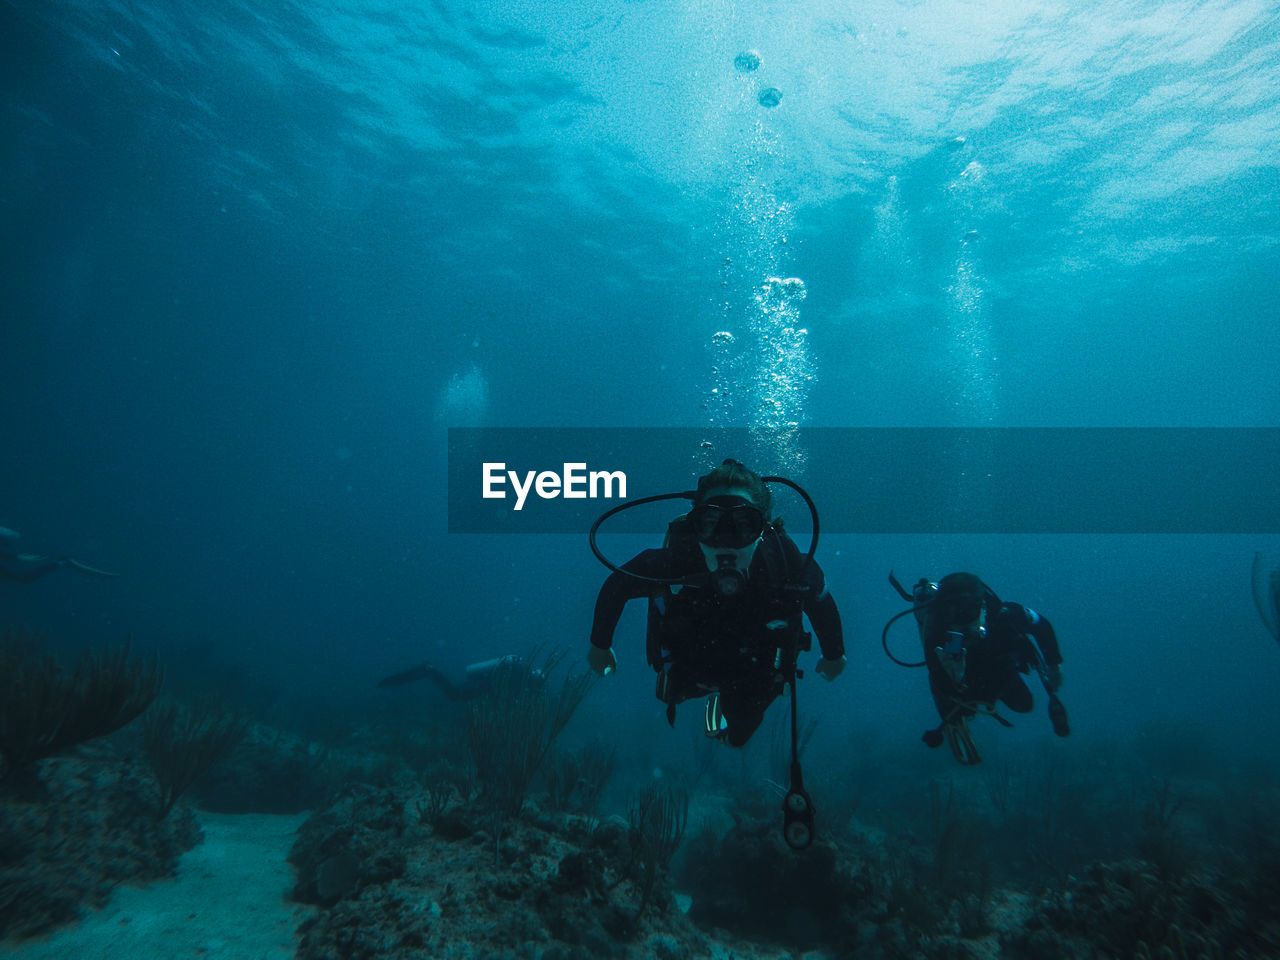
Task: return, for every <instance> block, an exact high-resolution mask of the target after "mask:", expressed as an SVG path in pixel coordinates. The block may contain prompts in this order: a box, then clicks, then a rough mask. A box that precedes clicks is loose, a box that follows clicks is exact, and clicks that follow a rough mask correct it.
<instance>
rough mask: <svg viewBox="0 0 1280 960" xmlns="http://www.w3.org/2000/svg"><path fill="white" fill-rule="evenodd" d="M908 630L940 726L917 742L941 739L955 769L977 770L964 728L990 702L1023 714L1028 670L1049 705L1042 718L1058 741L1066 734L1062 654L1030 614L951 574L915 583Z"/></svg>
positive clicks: (1048, 628)
mask: <svg viewBox="0 0 1280 960" xmlns="http://www.w3.org/2000/svg"><path fill="white" fill-rule="evenodd" d="M913 599H914V605H915V607H914V609H915V617H916V622H917V624H918V625H919V628H920V639H921V642H922V643H923V645H924V662H925V665H926V666H927V667H928V668H929V690H930V692H931V693H932V694H933V702H934V704H935V705H936V706H937V708H938V715H939V716H940V717H941V718H942V723H941V724H940V725H939V726H938V727H937V728H936V729H933V730H929V731H928V732H926V733H925V735H924V736H923V737H922V739H923V740H924V742H925V743H926V744H928V745H929V746H930V747H937V746H941V745H942V741H943V740H944V739H945V740H946V741H947V742H948V743H949V744H950V745H951V749H952V751H953V752H954V753H955V756H956V759H957V760H959V761H960V762H961V763H963V764H974V763H979V762H981V760H982V757H981V756H980V755H979V754H978V751H977V749H976V748H975V747H974V744H973V738H972V736H971V735H970V733H969V730H968V726H967V723H966V721H967V720H968V718H969V717H972V716H974V714H976V713H979V712H981V713H987V714H990V715H992V716H995V717H996V718H997V719H998V720H1000V721H1001V722H1003V723H1006V724H1007V722H1008V721H1005V720H1004V719H1003V718H1002V717H1000V716H999V715H998V714H996V713H995V703H996V701H997V700H999V701H1001V702H1002V703H1004V704H1005V706H1007V707H1008V708H1009V709H1010V710H1012V711H1014V712H1015V713H1029V712H1030V711H1031V708H1032V706H1033V698H1032V695H1031V690H1030V688H1028V687H1027V684H1026V682H1025V681H1024V680H1023V679H1022V676H1021V675H1022V674H1026V673H1029V672H1030V671H1031V669H1032V668H1035V670H1036V671H1037V673H1039V674H1040V678H1041V681H1042V682H1043V684H1044V688H1045V692H1046V693H1047V694H1048V697H1049V718H1050V720H1051V721H1052V723H1053V729H1054V732H1055V733H1057V734H1058V736H1060V737H1065V736H1067V735H1068V734H1069V733H1070V726H1069V725H1068V722H1067V713H1066V709H1065V708H1064V707H1063V706H1062V703H1061V702H1060V701H1059V700H1058V698H1057V691H1058V688H1059V687H1061V686H1062V669H1061V665H1062V653H1061V651H1060V650H1059V649H1058V638H1057V635H1056V634H1055V633H1054V630H1053V625H1052V624H1050V623H1049V621H1048V620H1046V619H1045V618H1044V617H1042V616H1040V615H1038V614H1037V613H1036V612H1035V611H1034V610H1029V609H1027V608H1026V607H1024V606H1022V605H1021V604H1018V603H1004V602H1002V601H1001V600H1000V598H999V597H997V596H996V595H995V593H993V592H992V590H991V588H990V587H988V586H987V585H986V584H984V583H983V582H982V581H981V580H980V579H978V577H976V576H974V575H973V574H971V573H952V574H948V575H947V576H945V577H943V578H942V579H941V580H939V581H938V582H937V583H936V584H935V583H930V582H929V581H927V580H921V581H920V582H919V583H917V584H916V586H915V589H914V591H913Z"/></svg>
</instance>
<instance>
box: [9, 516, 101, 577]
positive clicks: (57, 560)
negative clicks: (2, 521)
mask: <svg viewBox="0 0 1280 960" xmlns="http://www.w3.org/2000/svg"><path fill="white" fill-rule="evenodd" d="M20 538H21V534H19V533H18V531H16V530H11V529H9V528H8V527H0V577H4V578H5V579H8V580H16V581H17V582H19V583H30V582H31V581H33V580H39V579H40V578H41V577H43V576H46V575H47V574H50V573H53V571H55V570H57V569H58V568H59V567H72V568H74V569H76V570H79V571H80V572H81V573H88V574H92V575H93V576H95V577H116V576H119V574H116V573H108V572H107V571H106V570H99V569H97V568H96V567H91V566H89V565H88V564H87V563H81V562H80V561H79V560H76V559H74V558H72V557H44V556H41V555H39V554H36V553H19V552H18V540H19V539H20Z"/></svg>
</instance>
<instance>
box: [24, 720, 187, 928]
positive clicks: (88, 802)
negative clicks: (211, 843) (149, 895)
mask: <svg viewBox="0 0 1280 960" xmlns="http://www.w3.org/2000/svg"><path fill="white" fill-rule="evenodd" d="M36 773H37V774H38V778H39V784H40V786H41V795H40V796H39V797H32V796H30V795H28V794H26V793H24V794H22V795H17V794H13V793H7V794H4V795H0V939H2V938H5V937H15V938H19V937H27V936H31V935H33V934H36V933H40V932H41V931H43V930H46V929H48V928H50V927H52V926H55V925H57V924H60V923H66V922H68V921H70V920H73V919H75V917H76V916H78V915H79V913H80V910H81V908H82V907H84V906H100V905H101V904H103V903H105V902H106V899H107V897H108V895H109V894H110V891H111V889H112V888H113V887H114V886H116V885H117V884H119V883H122V882H130V881H133V882H137V881H144V880H153V879H156V878H158V877H163V876H166V875H169V874H171V873H172V872H173V869H174V866H175V865H176V863H177V861H178V857H179V855H180V854H181V853H182V852H183V851H185V850H189V849H191V848H192V847H193V846H195V845H196V844H197V843H198V842H199V839H200V834H199V829H198V827H197V826H196V822H195V818H194V816H193V815H192V814H191V812H190V811H189V810H187V809H185V808H180V809H179V810H178V812H177V813H176V814H174V815H173V816H171V817H169V818H168V819H167V820H159V819H157V817H156V794H155V784H154V783H153V782H152V780H151V778H150V776H149V775H147V774H146V773H144V772H143V771H142V770H140V769H139V768H138V767H137V766H136V765H134V764H131V763H129V762H128V761H127V760H125V759H123V758H121V757H119V756H117V755H116V754H115V752H114V750H112V749H111V748H110V747H109V746H105V745H104V746H102V747H100V748H96V750H95V752H93V753H92V754H89V755H85V756H74V757H55V758H51V759H47V760H43V761H41V762H39V764H38V768H37V770H36Z"/></svg>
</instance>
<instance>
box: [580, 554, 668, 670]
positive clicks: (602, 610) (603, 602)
mask: <svg viewBox="0 0 1280 960" xmlns="http://www.w3.org/2000/svg"><path fill="white" fill-rule="evenodd" d="M667 567H668V564H667V551H665V550H660V549H659V550H646V551H644V552H643V553H641V554H638V555H637V556H635V557H633V558H632V559H630V560H628V561H627V562H626V563H624V564H623V565H622V569H623V570H626V571H628V572H629V573H634V574H637V575H638V576H641V577H656V578H663V577H666V576H669V574H668V571H667ZM652 587H653V585H652V584H650V583H647V582H645V581H644V580H638V579H636V577H629V576H627V574H625V573H618V572H617V571H616V570H615V571H614V572H613V573H611V574H609V576H608V577H607V578H606V579H605V581H604V584H603V585H602V586H601V587H600V593H599V594H597V596H596V610H595V615H594V616H593V617H592V620H591V645H592V646H593V647H597V648H599V649H601V650H608V649H609V648H610V647H612V646H613V631H614V630H615V629H616V628H617V626H618V620H619V619H620V618H621V617H622V608H623V607H625V606H626V605H627V601H628V600H634V599H636V598H637V597H645V596H648V595H649V591H650V590H651V589H652Z"/></svg>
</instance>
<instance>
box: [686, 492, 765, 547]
mask: <svg viewBox="0 0 1280 960" xmlns="http://www.w3.org/2000/svg"><path fill="white" fill-rule="evenodd" d="M689 520H690V522H692V524H693V530H694V533H696V534H697V536H698V541H699V542H700V543H702V544H704V545H705V546H708V547H711V548H712V549H713V550H718V549H727V550H742V549H743V548H745V547H747V546H749V545H750V544H752V543H754V542H755V541H757V540H759V539H760V535H761V534H762V533H763V532H764V514H763V513H761V512H760V508H759V507H757V506H756V505H755V504H754V503H752V502H751V501H750V500H747V499H745V498H743V497H734V496H721V497H710V498H708V499H707V500H704V501H703V502H702V503H699V504H698V505H697V506H695V507H694V508H693V509H692V510H690V511H689Z"/></svg>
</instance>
